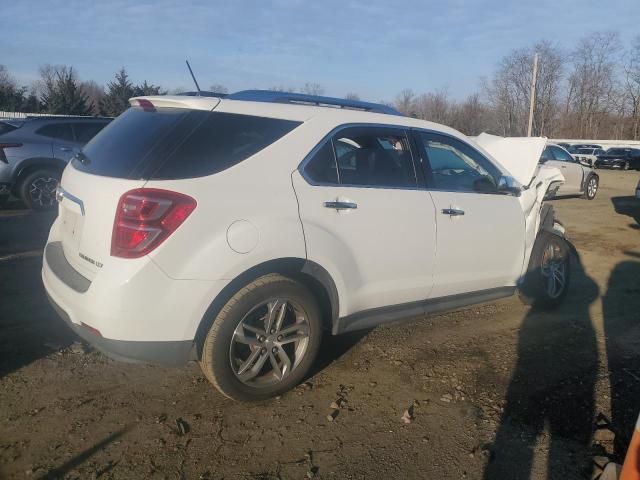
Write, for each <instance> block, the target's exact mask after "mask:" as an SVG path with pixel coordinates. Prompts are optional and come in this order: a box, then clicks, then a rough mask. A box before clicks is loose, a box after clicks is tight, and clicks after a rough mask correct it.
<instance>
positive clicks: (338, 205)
mask: <svg viewBox="0 0 640 480" xmlns="http://www.w3.org/2000/svg"><path fill="white" fill-rule="evenodd" d="M324 206H325V207H326V208H334V209H336V210H348V209H356V208H358V204H357V203H353V202H339V201H332V202H324Z"/></svg>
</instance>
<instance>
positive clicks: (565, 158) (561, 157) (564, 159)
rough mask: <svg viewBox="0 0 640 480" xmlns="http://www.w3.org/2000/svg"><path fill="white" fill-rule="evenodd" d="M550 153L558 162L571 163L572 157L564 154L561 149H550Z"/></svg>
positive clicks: (566, 153)
mask: <svg viewBox="0 0 640 480" xmlns="http://www.w3.org/2000/svg"><path fill="white" fill-rule="evenodd" d="M551 151H552V153H553V157H554V158H555V159H556V160H558V161H559V162H568V163H573V161H574V160H573V157H572V156H571V155H569V153H568V152H565V151H564V150H563V149H561V148H559V147H551Z"/></svg>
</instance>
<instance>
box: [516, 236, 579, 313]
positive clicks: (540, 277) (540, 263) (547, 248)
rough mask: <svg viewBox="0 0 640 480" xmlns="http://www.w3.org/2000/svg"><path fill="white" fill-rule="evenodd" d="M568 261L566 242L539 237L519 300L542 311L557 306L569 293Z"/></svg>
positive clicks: (569, 271) (557, 237)
mask: <svg viewBox="0 0 640 480" xmlns="http://www.w3.org/2000/svg"><path fill="white" fill-rule="evenodd" d="M570 278H571V262H570V254H569V245H568V243H567V241H566V240H565V239H564V238H562V237H560V236H558V235H555V234H553V233H550V232H547V231H541V232H540V233H539V234H538V238H537V239H536V241H535V243H534V245H533V250H532V252H531V258H530V260H529V268H528V270H527V273H526V274H525V278H524V282H523V283H522V285H521V286H520V290H519V296H520V299H521V300H522V301H523V302H524V303H525V304H527V305H531V306H533V307H536V308H540V309H543V310H549V309H552V308H555V307H557V306H559V305H560V304H561V303H562V302H563V301H564V298H565V297H566V296H567V292H568V291H569V281H570Z"/></svg>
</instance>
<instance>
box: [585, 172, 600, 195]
mask: <svg viewBox="0 0 640 480" xmlns="http://www.w3.org/2000/svg"><path fill="white" fill-rule="evenodd" d="M584 185H585V186H584V198H586V199H587V200H593V199H594V198H596V194H597V193H598V187H599V186H600V181H599V179H598V177H597V176H596V175H591V176H590V177H589V178H587V181H586V182H585V184H584Z"/></svg>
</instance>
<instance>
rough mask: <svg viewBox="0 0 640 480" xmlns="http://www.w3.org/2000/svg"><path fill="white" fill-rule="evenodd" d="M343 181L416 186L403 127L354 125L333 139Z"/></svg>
mask: <svg viewBox="0 0 640 480" xmlns="http://www.w3.org/2000/svg"><path fill="white" fill-rule="evenodd" d="M332 143H333V146H334V148H335V154H336V160H337V163H338V170H339V178H340V183H341V184H343V185H353V186H363V187H382V188H385V187H386V188H415V187H416V177H415V170H414V168H413V159H412V157H411V151H410V149H409V142H408V140H407V137H406V135H405V133H404V131H403V130H397V129H389V128H373V127H372V128H368V127H355V128H347V129H344V130H342V131H340V132H339V133H337V134H336V135H335V136H334V138H333V139H332Z"/></svg>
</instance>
